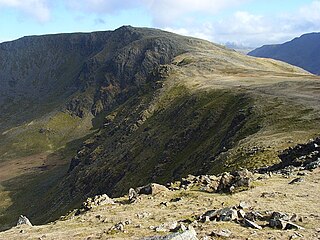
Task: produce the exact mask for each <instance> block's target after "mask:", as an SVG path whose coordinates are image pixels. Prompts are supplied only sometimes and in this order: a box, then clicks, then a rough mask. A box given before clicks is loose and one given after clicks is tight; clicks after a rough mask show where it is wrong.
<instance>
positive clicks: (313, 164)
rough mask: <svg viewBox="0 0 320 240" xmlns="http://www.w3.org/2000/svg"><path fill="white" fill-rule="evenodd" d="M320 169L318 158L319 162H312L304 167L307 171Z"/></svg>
mask: <svg viewBox="0 0 320 240" xmlns="http://www.w3.org/2000/svg"><path fill="white" fill-rule="evenodd" d="M318 167H320V158H318V160H317V161H314V162H311V163H309V164H307V165H306V166H305V167H304V169H306V170H312V169H316V168H318Z"/></svg>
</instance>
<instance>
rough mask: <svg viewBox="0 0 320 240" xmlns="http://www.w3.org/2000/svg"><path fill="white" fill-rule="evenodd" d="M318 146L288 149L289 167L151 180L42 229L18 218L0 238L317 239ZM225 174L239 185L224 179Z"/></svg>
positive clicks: (319, 218) (91, 200)
mask: <svg viewBox="0 0 320 240" xmlns="http://www.w3.org/2000/svg"><path fill="white" fill-rule="evenodd" d="M318 143H320V139H317V140H315V141H313V142H310V143H308V144H306V145H299V146H297V147H296V148H294V149H289V150H287V152H286V153H285V154H286V155H290V157H291V163H290V162H289V160H288V158H286V160H283V165H282V166H281V167H280V165H276V166H274V170H273V171H272V169H271V168H270V169H268V170H266V169H260V170H258V171H255V173H250V172H249V171H247V170H241V171H238V172H235V173H232V174H228V173H224V174H223V175H222V176H213V175H202V176H192V175H189V176H188V177H187V178H183V179H182V180H181V181H176V182H173V183H168V184H167V187H165V186H162V185H159V184H154V183H153V184H148V185H146V186H144V187H139V188H136V189H135V190H134V189H131V190H130V191H129V196H128V195H126V196H123V197H119V198H114V199H111V198H109V197H108V196H107V195H106V194H103V195H98V196H95V197H93V198H88V199H87V200H86V201H85V202H84V203H83V204H82V206H81V207H80V208H79V209H75V210H73V211H71V212H69V214H67V215H66V216H63V217H61V218H60V220H57V221H54V222H52V223H49V224H47V225H43V226H32V225H31V224H30V222H28V221H26V220H25V217H22V216H21V217H20V218H19V221H18V226H17V227H14V228H12V229H10V230H8V231H6V232H2V233H0V238H1V239H155V240H160V239H193V240H196V239H225V238H226V239H228V238H229V239H319V238H320V228H319V226H320V212H319V207H320V197H319V194H318V193H319V190H320V188H319V181H320V164H319V161H320V158H319V157H320V154H319V150H320V145H318ZM314 156H316V157H314ZM298 159H299V160H300V164H297V160H298ZM275 169H276V170H275ZM258 172H260V173H258ZM262 172H266V173H262ZM231 175H233V176H234V179H235V178H236V179H237V181H234V179H232V178H229V180H227V177H226V176H231ZM240 182H241V183H240ZM230 187H231V188H232V187H233V188H232V189H233V193H232V194H230V191H229V190H230ZM132 192H135V194H134V195H133V194H132ZM222 192H229V193H222Z"/></svg>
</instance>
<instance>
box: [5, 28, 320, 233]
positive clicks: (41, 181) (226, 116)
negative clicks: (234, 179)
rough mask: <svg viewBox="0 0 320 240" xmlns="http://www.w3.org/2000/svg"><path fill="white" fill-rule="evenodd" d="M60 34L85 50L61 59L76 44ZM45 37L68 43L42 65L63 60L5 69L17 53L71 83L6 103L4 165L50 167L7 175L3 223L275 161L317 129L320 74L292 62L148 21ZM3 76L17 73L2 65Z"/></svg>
mask: <svg viewBox="0 0 320 240" xmlns="http://www.w3.org/2000/svg"><path fill="white" fill-rule="evenodd" d="M98 35H99V36H100V35H101V36H100V37H99V36H98ZM93 36H95V37H93ZM56 37H58V38H61V37H62V38H69V37H71V38H73V41H75V42H74V43H73V44H75V45H76V46H79V48H81V51H80V53H79V52H78V50H77V49H75V51H74V52H72V54H75V55H72V54H71V55H70V59H71V60H70V59H69V60H68V61H71V62H70V64H69V62H65V59H64V58H65V57H64V56H66V55H65V53H64V51H67V52H66V53H67V54H68V53H69V54H70V52H68V51H69V50H66V49H65V48H64V46H65V45H67V46H70V45H68V44H70V41H69V40H67V41H66V42H61V43H59V42H58V41H55V40H54V39H55V38H56ZM36 38H37V40H39V39H41V37H36ZM46 38H49V39H50V38H51V39H52V40H51V41H52V44H53V45H54V46H55V44H61V45H62V48H57V49H56V48H51V47H48V46H47V47H48V48H49V49H46V48H45V47H44V48H43V49H39V51H40V50H41V51H43V52H44V54H43V56H42V57H43V58H44V59H45V61H42V62H44V63H46V61H47V62H50V61H56V64H53V65H52V64H47V65H45V64H44V65H41V66H42V67H43V69H41V68H37V66H36V65H37V64H34V63H35V62H36V61H37V60H39V59H38V56H37V55H36V54H34V55H32V53H34V51H35V50H34V49H36V48H34V49H32V48H28V47H26V49H25V51H26V52H27V53H28V51H30V55H28V54H27V53H26V55H25V56H24V57H26V56H30V59H28V61H22V62H20V61H21V59H20V55H17V56H18V58H17V59H15V60H14V61H13V60H11V62H10V64H9V62H8V61H7V62H4V61H3V60H2V61H0V65H1V63H2V65H5V66H6V69H13V66H14V65H15V63H16V62H18V63H19V66H21V65H22V66H24V67H23V68H19V71H18V72H17V73H16V74H17V76H20V75H23V73H27V75H26V76H29V79H31V80H30V81H31V82H32V79H33V78H34V76H35V75H36V76H38V75H39V74H40V73H42V74H43V72H44V73H46V72H51V74H52V75H51V76H53V77H52V80H51V79H49V80H50V81H53V82H55V81H57V79H58V80H59V81H61V82H62V83H63V84H64V85H62V87H61V86H60V85H59V86H58V87H57V86H56V85H55V84H53V85H50V84H47V82H46V80H48V79H47V78H39V85H37V86H38V87H40V86H41V84H43V85H44V86H45V87H48V89H47V91H49V92H50V94H51V95H52V99H53V101H51V100H52V99H50V98H49V97H48V98H46V96H45V97H43V98H42V97H40V96H39V95H38V96H37V95H35V96H34V97H38V98H39V99H40V101H38V102H35V103H34V102H30V104H29V106H30V107H28V106H27V107H26V105H22V104H21V103H20V102H19V101H20V100H19V96H18V98H17V99H18V100H19V101H18V100H17V99H12V102H8V101H6V104H7V107H6V114H7V115H2V116H1V117H0V123H1V124H3V125H2V128H3V131H2V134H1V135H0V143H2V144H1V147H0V159H1V161H2V162H3V164H4V165H3V166H2V168H3V169H6V167H8V166H9V165H10V162H15V161H16V159H23V161H26V159H29V161H30V159H31V160H32V159H33V158H36V156H37V155H36V154H39V153H45V154H46V155H45V157H44V158H45V159H44V160H41V159H40V160H41V161H40V162H41V164H42V165H39V163H38V162H37V163H33V164H34V165H32V166H33V168H32V167H31V168H28V169H25V170H24V171H23V174H17V175H14V176H13V175H12V176H11V178H10V176H8V178H7V179H6V180H3V181H2V182H0V184H1V185H2V187H3V189H4V191H3V192H2V193H1V192H0V196H3V199H5V201H3V202H2V204H3V205H2V206H1V208H0V209H3V210H2V211H1V212H0V222H1V223H2V224H6V225H4V226H7V227H8V226H10V225H12V223H13V222H14V221H15V219H16V215H17V214H19V215H20V214H21V212H23V214H25V215H28V216H31V217H32V218H33V219H34V221H35V223H44V222H47V221H50V220H54V219H57V218H58V217H59V216H61V215H62V214H64V213H65V212H67V211H68V210H70V209H72V208H74V207H77V206H78V205H79V204H81V203H82V202H83V200H84V198H86V197H89V196H93V195H96V194H100V193H108V194H109V195H110V196H120V195H121V194H123V193H125V192H127V190H128V188H130V187H131V186H132V185H136V186H137V185H143V184H146V183H148V182H151V181H157V182H159V183H165V182H167V181H172V180H175V179H178V178H181V177H183V176H186V175H188V174H206V173H211V174H213V173H215V174H218V173H221V172H223V171H231V170H235V169H239V168H240V167H248V168H251V169H253V168H257V167H263V166H268V165H270V164H273V163H276V162H277V161H279V158H278V151H281V150H283V149H285V148H287V147H288V146H290V145H293V144H295V143H299V142H303V141H306V140H307V139H309V138H312V137H315V136H316V135H317V134H318V132H319V126H318V125H317V122H316V119H318V118H319V109H318V108H317V107H316V106H320V105H319V104H318V103H319V99H320V98H319V92H318V90H317V89H319V88H318V87H319V81H318V77H316V76H313V75H311V74H309V73H307V72H306V71H304V70H302V69H300V68H297V67H294V66H291V65H289V64H285V63H282V62H279V61H275V60H267V59H256V58H253V57H249V56H244V55H243V54H240V53H237V52H235V51H232V50H228V49H226V48H225V47H222V46H220V45H217V44H213V43H210V42H208V41H204V40H200V39H196V38H190V37H184V36H180V35H177V34H172V33H169V32H165V31H161V30H156V29H148V28H134V27H128V26H126V27H122V28H119V29H117V30H115V31H112V32H110V31H108V32H99V33H92V34H90V33H89V34H80V36H78V35H77V34H74V35H72V34H71V35H66V36H65V35H63V34H62V35H57V36H49V37H46ZM93 38H94V39H93ZM32 39H33V38H32V37H30V38H29V40H28V41H31V40H32ZM86 39H89V40H86ZM56 42H57V43H56ZM84 43H85V44H84ZM41 44H42V45H41V46H44V45H46V44H44V42H43V43H41ZM0 46H1V45H0ZM67 48H68V47H67ZM92 49H93V50H92ZM46 50H50V51H51V52H54V53H61V55H59V56H57V55H52V56H51V55H50V54H45V52H46ZM81 53H83V56H80V55H81ZM19 54H21V55H23V51H21V52H20V53H19ZM0 56H1V55H0ZM14 56H15V55H12V59H14ZM73 56H75V57H74V58H73ZM47 58H48V59H47ZM61 59H62V61H61ZM0 60H1V59H0ZM40 60H41V59H40ZM74 61H75V62H74ZM48 65H49V67H48ZM56 66H59V67H56ZM33 68H35V69H38V73H37V74H38V75H37V74H34V70H33ZM20 71H21V73H20ZM7 72H8V73H7V75H8V76H9V75H10V71H9V70H7ZM58 73H59V74H62V75H59V76H60V78H56V77H55V76H56V75H57V74H58ZM2 74H3V73H2ZM19 74H20V75H19ZM28 74H29V75H28ZM44 75H46V74H44ZM41 76H42V75H41ZM49 76H50V75H49ZM20 77H21V76H20ZM0 79H1V80H2V81H1V84H2V83H3V82H6V83H8V82H9V81H11V77H6V75H5V74H3V75H2V78H0ZM21 79H22V80H21V81H23V80H24V78H23V77H21ZM59 81H58V82H59ZM18 82H20V80H19V81H18ZM7 87H9V86H8V85H7ZM15 87H17V88H18V87H21V89H18V90H19V91H20V92H22V93H24V94H25V95H21V96H20V97H21V99H22V101H23V100H26V99H25V96H28V94H29V95H32V93H33V92H31V93H30V92H29V91H31V90H29V89H28V88H27V87H26V86H24V85H23V84H22V85H19V84H13V85H12V87H11V88H12V89H15ZM24 88H26V89H24ZM296 89H300V90H301V91H299V94H297V91H296ZM18 90H17V91H18ZM24 90H25V91H26V92H24ZM61 92H62V93H63V94H62V95H61V94H60V93H61ZM12 94H13V93H12ZM44 95H45V94H44ZM9 96H10V95H9ZM12 96H15V94H13V95H12ZM6 164H8V165H6ZM20 164H22V163H20ZM0 166H1V165H0ZM10 166H11V165H10ZM142 173H143V174H142ZM21 182H23V184H21ZM31 189H32V191H35V192H36V193H37V195H36V196H35V195H30V191H31ZM1 194H2V195H1ZM24 196H27V198H28V200H29V201H28V203H27V204H25V199H24ZM35 201H36V202H40V203H41V204H40V205H39V206H35V205H34V202H35ZM18 212H19V213H18Z"/></svg>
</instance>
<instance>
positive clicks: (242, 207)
mask: <svg viewBox="0 0 320 240" xmlns="http://www.w3.org/2000/svg"><path fill="white" fill-rule="evenodd" d="M249 207H250V205H249V204H248V203H246V202H245V201H241V202H240V203H239V208H240V209H248V208H249Z"/></svg>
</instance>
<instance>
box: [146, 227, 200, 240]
mask: <svg viewBox="0 0 320 240" xmlns="http://www.w3.org/2000/svg"><path fill="white" fill-rule="evenodd" d="M141 240H198V238H197V233H196V231H195V230H194V229H193V228H192V227H189V229H188V230H186V231H184V232H182V233H180V232H177V233H172V234H169V235H166V236H153V237H145V238H142V239H141Z"/></svg>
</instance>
